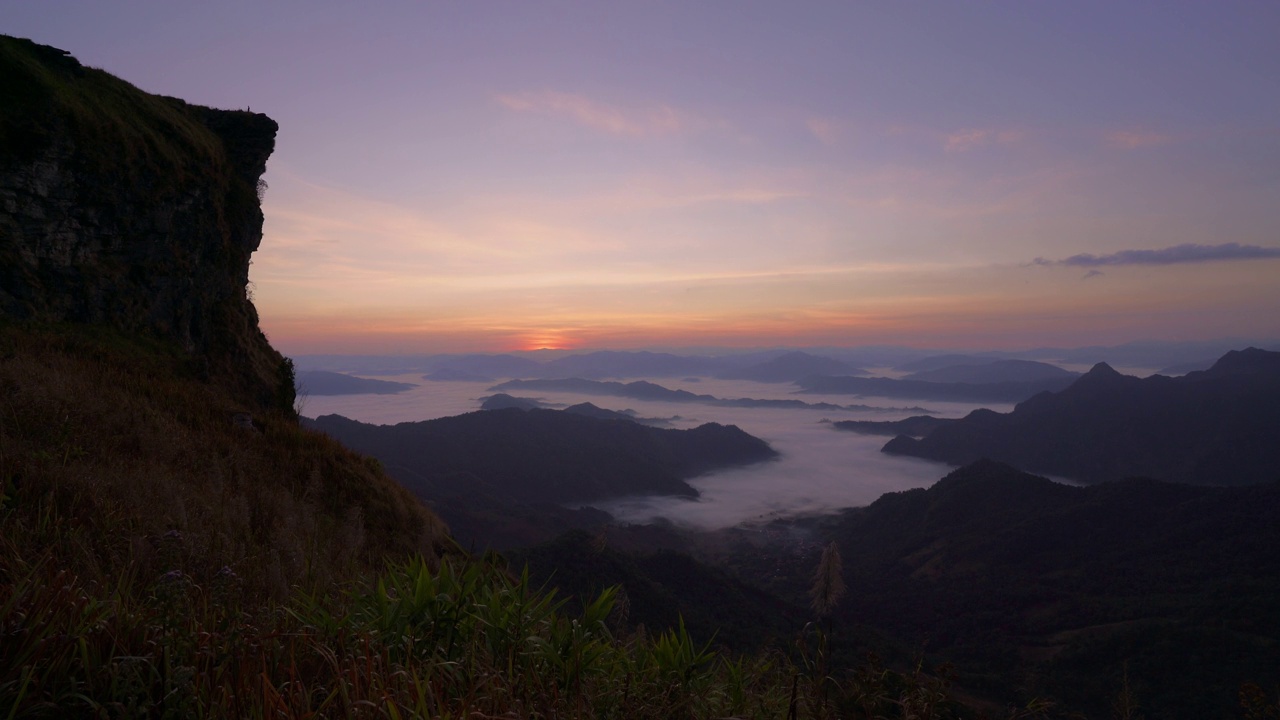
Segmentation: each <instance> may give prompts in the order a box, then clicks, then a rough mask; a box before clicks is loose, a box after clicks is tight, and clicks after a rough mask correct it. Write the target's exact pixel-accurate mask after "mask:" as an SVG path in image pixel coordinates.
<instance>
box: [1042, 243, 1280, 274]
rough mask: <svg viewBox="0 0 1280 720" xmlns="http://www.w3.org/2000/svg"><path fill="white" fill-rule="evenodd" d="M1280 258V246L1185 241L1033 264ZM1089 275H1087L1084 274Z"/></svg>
mask: <svg viewBox="0 0 1280 720" xmlns="http://www.w3.org/2000/svg"><path fill="white" fill-rule="evenodd" d="M1270 258H1280V248H1274V247H1261V246H1258V245H1241V244H1239V243H1223V244H1221V245H1196V244H1191V243H1188V244H1185V245H1175V246H1173V247H1168V248H1161V249H1159V250H1121V251H1119V252H1114V253H1110V254H1108V255H1090V254H1088V253H1085V254H1081V255H1072V256H1071V257H1069V258H1063V259H1062V260H1048V259H1045V258H1036V259H1035V260H1033V261H1032V264H1034V265H1062V266H1066V267H1085V268H1098V267H1109V266H1114V265H1181V264H1186V263H1203V262H1219V261H1224V260H1264V259H1270ZM1086 277H1088V276H1086Z"/></svg>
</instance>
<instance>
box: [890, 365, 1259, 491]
mask: <svg viewBox="0 0 1280 720" xmlns="http://www.w3.org/2000/svg"><path fill="white" fill-rule="evenodd" d="M1277 438H1280V353H1276V352H1268V351H1265V350H1257V349H1254V348H1250V349H1248V350H1241V351H1232V352H1229V353H1227V354H1226V355H1224V356H1223V357H1222V358H1221V359H1220V360H1218V362H1217V363H1215V364H1214V365H1213V367H1212V368H1210V369H1209V370H1205V371H1201V372H1192V373H1189V374H1187V375H1185V376H1183V377H1180V378H1168V377H1163V376H1160V375H1156V376H1152V377H1149V378H1145V379H1139V378H1136V377H1131V376H1127V375H1121V374H1120V373H1117V372H1116V371H1115V370H1113V369H1112V368H1111V367H1110V366H1108V365H1106V364H1105V363H1099V364H1098V365H1095V366H1094V368H1093V369H1092V370H1090V371H1089V372H1088V373H1087V374H1086V375H1084V376H1083V377H1081V378H1080V379H1079V380H1076V381H1075V382H1074V383H1073V384H1072V385H1071V386H1070V387H1068V388H1067V389H1065V390H1063V391H1061V392H1058V393H1044V394H1041V395H1038V396H1036V397H1034V398H1031V399H1030V400H1027V401H1025V402H1023V403H1021V404H1019V405H1018V406H1017V407H1016V408H1014V410H1013V412H1011V413H1007V414H1000V413H995V412H991V411H990V410H977V411H974V412H973V413H970V414H969V415H968V416H967V417H965V418H964V419H962V420H960V421H958V422H955V423H949V424H946V425H943V426H941V427H939V428H937V429H936V430H934V431H933V432H931V433H929V434H928V435H927V436H925V437H924V438H922V439H919V440H915V439H912V438H909V437H898V438H894V439H893V440H891V441H890V442H889V443H888V444H886V445H885V446H884V452H887V453H892V454H900V455H911V456H914V457H922V458H927V459H930V460H940V461H943V462H948V463H951V464H953V465H962V464H965V463H968V462H972V461H974V460H976V459H979V458H984V457H986V458H992V459H997V460H1001V461H1004V462H1008V463H1011V464H1013V465H1016V466H1018V467H1022V468H1026V469H1028V470H1030V471H1033V472H1042V473H1047V474H1051V475H1060V476H1063V477H1068V478H1073V479H1077V480H1081V481H1085V482H1100V481H1103V480H1112V479H1118V478H1122V477H1127V476H1134V475H1140V476H1147V477H1155V478H1160V479H1162V480H1171V481H1176V482H1187V483H1196V484H1206V485H1243V484H1249V483H1260V482H1271V481H1275V480H1280V442H1278V441H1277Z"/></svg>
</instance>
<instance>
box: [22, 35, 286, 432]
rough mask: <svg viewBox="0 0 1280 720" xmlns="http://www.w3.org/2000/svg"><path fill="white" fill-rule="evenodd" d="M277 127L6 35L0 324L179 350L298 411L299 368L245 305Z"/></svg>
mask: <svg viewBox="0 0 1280 720" xmlns="http://www.w3.org/2000/svg"><path fill="white" fill-rule="evenodd" d="M276 130H277V125H276V123H275V122H274V121H273V120H271V119H270V118H268V117H267V116H265V115H261V114H257V113H251V112H245V111H223V110H213V109H209V108H203V107H198V106H193V105H189V104H187V103H185V102H183V101H181V100H177V99H174V98H166V97H159V96H155V95H150V94H147V93H144V92H142V91H140V90H138V89H136V88H134V87H132V86H131V85H129V84H128V83H125V82H123V81H121V80H119V79H117V78H115V77H112V76H111V75H108V74H107V73H104V72H102V71H100V70H95V69H91V68H86V67H83V66H82V65H81V64H80V63H79V62H78V61H76V60H75V59H74V58H71V57H69V56H67V54H66V53H65V52H63V51H61V50H58V49H56V48H51V47H48V46H43V45H37V44H35V43H33V42H31V41H28V40H20V39H15V38H9V37H3V36H0V316H2V317H5V318H10V319H14V320H18V321H35V322H41V323H47V322H73V323H93V324H104V325H109V326H112V327H115V328H118V329H120V330H124V331H127V332H136V333H144V334H148V335H152V336H157V337H160V338H163V339H166V340H171V341H174V342H176V343H177V344H179V345H180V346H181V347H182V348H183V349H184V350H185V351H186V352H187V353H188V354H189V355H190V356H191V358H192V359H193V361H194V362H195V365H196V367H197V368H198V370H199V371H200V372H202V373H207V374H209V376H210V377H211V378H215V379H218V380H219V381H223V382H230V383H234V384H236V385H238V386H240V387H239V388H238V389H239V390H241V391H244V392H246V393H248V396H249V397H251V398H253V399H254V400H256V401H257V402H259V403H261V404H264V405H276V406H280V407H288V406H291V404H292V396H293V387H292V380H291V374H292V371H291V366H290V365H289V364H288V362H287V361H286V360H285V359H284V358H283V357H282V356H280V355H279V353H277V352H276V351H275V350H274V349H272V348H271V347H270V345H269V344H268V343H267V340H266V337H265V336H263V334H262V332H261V331H260V330H259V328H258V317H257V312H256V310H255V309H254V307H253V304H252V303H251V302H250V300H249V298H248V296H247V293H246V287H247V284H248V269H249V261H250V256H251V255H252V253H253V252H254V251H255V250H256V249H257V248H258V244H259V242H260V241H261V239H262V220H263V217H262V211H261V209H260V207H259V200H260V197H259V194H260V193H259V189H260V184H259V183H260V178H261V176H262V174H263V173H264V172H265V171H266V161H267V158H268V156H270V154H271V151H272V149H273V147H274V145H275V135H276Z"/></svg>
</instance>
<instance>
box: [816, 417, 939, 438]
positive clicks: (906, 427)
mask: <svg viewBox="0 0 1280 720" xmlns="http://www.w3.org/2000/svg"><path fill="white" fill-rule="evenodd" d="M954 422H959V421H958V420H953V419H947V418H936V417H931V416H929V415H915V416H912V417H909V418H906V419H905V420H891V421H888V422H879V421H875V420H837V421H836V422H834V423H832V425H833V426H834V427H835V428H836V429H837V430H848V431H850V432H856V433H861V434H863V435H889V436H891V437H892V436H897V435H907V436H910V437H924V436H925V435H928V434H929V433H931V432H933V431H934V430H937V429H938V428H939V427H941V426H943V425H946V424H948V423H954Z"/></svg>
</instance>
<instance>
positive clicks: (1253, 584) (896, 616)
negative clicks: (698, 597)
mask: <svg viewBox="0 0 1280 720" xmlns="http://www.w3.org/2000/svg"><path fill="white" fill-rule="evenodd" d="M1278 511H1280V484H1277V483H1270V484H1265V485H1254V486H1248V487H1196V486H1190V485H1178V484H1173V483H1162V482H1157V481H1153V480H1136V479H1135V480H1124V481H1119V482H1112V483H1103V484H1100V485H1096V486H1091V487H1071V486H1067V485H1061V484H1058V483H1054V482H1050V481H1049V480H1046V479H1044V478H1040V477H1035V476H1032V475H1028V474H1026V473H1022V472H1020V471H1018V470H1015V469H1014V468H1012V467H1009V466H1007V465H1002V464H998V463H993V462H989V461H983V462H979V463H975V464H973V465H969V466H965V467H964V468H961V469H959V470H956V471H955V472H953V473H951V474H950V475H948V476H947V477H946V478H944V479H942V480H940V481H939V482H938V483H936V484H935V485H934V486H933V487H931V488H928V489H919V490H910V491H906V492H901V493H891V494H888V495H885V496H883V497H881V498H880V499H879V500H877V501H876V502H875V503H873V504H871V505H870V506H868V507H867V508H865V509H861V510H857V511H852V512H849V513H847V514H846V516H845V518H844V519H843V520H842V521H841V522H839V523H838V524H837V525H835V526H834V527H833V528H830V529H829V531H828V532H829V533H830V536H831V537H833V538H834V539H836V540H837V541H838V542H839V543H840V547H841V550H842V553H843V555H844V561H845V571H846V582H847V584H848V585H849V587H850V588H853V589H854V590H853V592H851V594H850V597H849V601H848V602H847V603H846V604H845V606H844V607H843V608H842V610H841V612H842V615H843V616H844V617H845V619H846V620H847V621H848V622H857V623H865V624H868V625H871V626H875V627H879V628H883V629H885V630H888V631H890V632H893V633H895V634H898V635H900V636H902V637H904V638H906V639H913V638H914V639H915V641H916V642H925V641H926V639H927V642H928V645H929V647H930V649H931V650H933V651H936V652H939V653H942V654H943V655H944V656H945V657H948V658H950V659H952V660H954V661H955V662H956V663H957V667H958V668H960V669H961V672H962V680H963V681H964V683H965V684H967V685H969V686H970V687H971V688H973V689H981V688H982V687H983V686H985V687H987V688H989V689H992V690H994V689H997V688H1003V689H1004V692H1006V693H1008V692H1011V690H1012V689H1014V688H1022V691H1023V692H1026V693H1028V694H1030V695H1036V694H1039V695H1041V696H1050V697H1056V698H1059V699H1061V700H1063V701H1065V702H1066V705H1067V706H1068V707H1072V708H1077V709H1080V710H1085V711H1087V712H1088V716H1089V717H1096V716H1097V717H1105V716H1106V714H1107V712H1108V711H1109V709H1110V708H1109V707H1108V702H1109V698H1114V697H1115V693H1116V691H1117V689H1118V688H1119V687H1120V685H1121V681H1122V675H1123V674H1124V672H1126V667H1127V672H1128V674H1129V677H1130V679H1131V681H1132V683H1133V687H1134V688H1138V689H1140V694H1139V698H1140V702H1141V704H1142V705H1143V708H1144V711H1145V712H1146V713H1147V716H1148V717H1162V718H1175V717H1176V718H1203V717H1227V716H1230V713H1231V711H1232V708H1233V707H1235V704H1236V692H1237V690H1238V688H1239V683H1240V682H1241V681H1242V680H1244V679H1254V680H1255V681H1259V680H1265V679H1266V678H1268V677H1269V675H1270V674H1271V673H1272V672H1273V671H1274V669H1275V668H1276V667H1280V557H1278V556H1277V554H1276V552H1275V548H1277V547H1280V524H1277V523H1276V522H1274V518H1275V516H1276V513H1277V512H1278Z"/></svg>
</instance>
